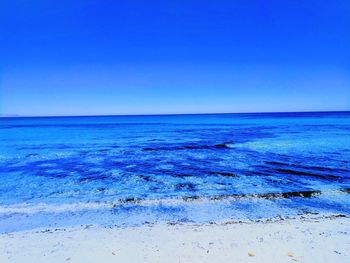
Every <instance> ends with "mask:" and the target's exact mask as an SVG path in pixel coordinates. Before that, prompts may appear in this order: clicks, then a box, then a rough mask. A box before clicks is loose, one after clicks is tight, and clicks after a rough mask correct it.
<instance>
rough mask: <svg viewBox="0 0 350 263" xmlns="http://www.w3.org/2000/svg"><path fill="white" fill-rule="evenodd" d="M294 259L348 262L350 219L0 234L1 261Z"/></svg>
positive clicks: (258, 260) (349, 252) (93, 228)
mask: <svg viewBox="0 0 350 263" xmlns="http://www.w3.org/2000/svg"><path fill="white" fill-rule="evenodd" d="M248 253H251V256H250V255H249V254H248ZM296 261H298V262H313V263H314V262H332V263H333V262H347V263H348V262H350V218H332V219H329V218H328V219H321V220H319V221H318V220H310V219H308V220H300V219H294V220H285V221H280V222H268V223H249V224H244V223H240V224H221V225H216V224H215V225H201V226H195V225H164V224H158V225H154V226H142V227H128V228H113V229H109V228H102V227H90V228H84V227H80V228H69V229H60V230H52V231H49V232H43V231H31V232H17V233H12V234H2V235H0V262H1V263H5V262H16V263H20V262H25V263H31V262H35V263H40V262H50V263H53V262H84V263H88V262H98V263H100V262H101V263H102V262H128V263H129V262H130V263H134V262H162V263H163V262H167V263H168V262H201V263H203V262H270V263H272V262H296Z"/></svg>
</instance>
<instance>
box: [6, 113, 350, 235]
mask: <svg viewBox="0 0 350 263" xmlns="http://www.w3.org/2000/svg"><path fill="white" fill-rule="evenodd" d="M308 214H312V215H318V216H324V215H342V216H350V112H314V113H270V114H263V113H261V114H208V115H163V116H104V117H101V116H100V117H45V118H0V232H2V233H3V232H12V231H19V230H30V229H34V228H46V227H66V226H76V225H86V224H93V225H96V224H97V225H103V226H121V227H123V226H130V225H140V224H152V223H156V222H165V223H171V224H172V223H212V222H225V221H249V220H273V219H283V218H290V217H300V216H304V215H308Z"/></svg>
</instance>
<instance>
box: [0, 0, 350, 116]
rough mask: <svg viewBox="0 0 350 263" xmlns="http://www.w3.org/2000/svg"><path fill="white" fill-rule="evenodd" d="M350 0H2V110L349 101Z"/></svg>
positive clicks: (263, 107)
mask: <svg viewBox="0 0 350 263" xmlns="http://www.w3.org/2000/svg"><path fill="white" fill-rule="evenodd" d="M349 14H350V1H348V0H342V1H339V0H333V1H323V0H318V1H316V0H315V1H314V0H291V1H289V0H284V1H281V0H278V1H277V0H276V1H273V0H272V1H266V0H261V1H257V0H251V1H249V0H241V1H240V0H230V1H205V0H200V1H191V0H184V1H154V0H153V1H149V0H148V1H137V0H135V1H116V0H104V1H102V0H99V1H98V0H74V1H72V0H59V1H54V0H52V1H40V0H37V1H34V0H33V1H25V0H23V1H18V0H11V1H1V3H0V23H1V26H0V33H1V34H0V48H1V49H0V55H1V59H0V114H19V115H95V114H96V115H98V114H157V113H202V112H259V111H309V110H350V15H349Z"/></svg>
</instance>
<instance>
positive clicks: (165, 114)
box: [0, 110, 350, 118]
mask: <svg viewBox="0 0 350 263" xmlns="http://www.w3.org/2000/svg"><path fill="white" fill-rule="evenodd" d="M327 112H329V113H342V112H350V110H330V111H327V110H323V111H319V110H315V111H261V112H205V113H154V114H97V115H93V114H91V115H90V114H84V115H18V114H3V115H1V114H0V118H64V117H132V116H135V117H137V116H178V115H180V116H181V115H219V114H279V113H327ZM7 115H8V116H7Z"/></svg>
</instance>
